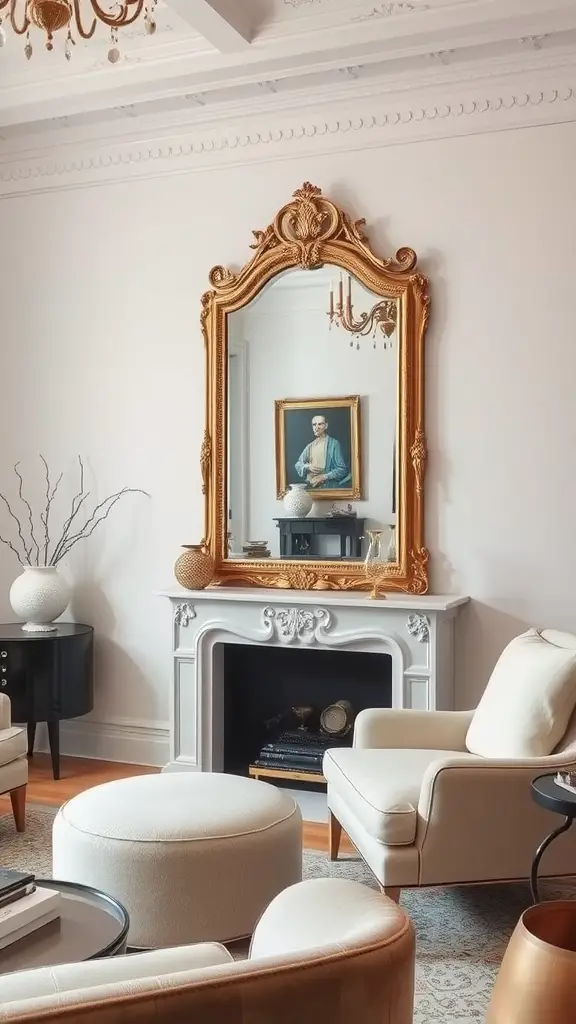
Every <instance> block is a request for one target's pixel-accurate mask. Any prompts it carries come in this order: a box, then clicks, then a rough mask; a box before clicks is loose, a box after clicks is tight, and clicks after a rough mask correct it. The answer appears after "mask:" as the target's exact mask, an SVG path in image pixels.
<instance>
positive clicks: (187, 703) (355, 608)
mask: <svg viewBox="0 0 576 1024" xmlns="http://www.w3.org/2000/svg"><path fill="white" fill-rule="evenodd" d="M161 596H163V597H167V598H169V600H170V602H171V605H172V620H173V668H174V671H173V687H172V694H171V709H170V711H171V714H170V761H169V763H168V764H167V765H166V767H165V769H164V770H165V771H221V770H222V767H223V722H224V707H223V702H224V680H223V658H222V646H221V645H222V644H224V643H227V644H230V643H237V644H260V645H266V646H276V647H279V646H286V645H290V646H292V647H307V648H312V649H313V648H316V649H323V650H329V649H332V650H338V649H340V650H349V651H350V650H352V651H353V650H358V651H368V652H373V653H376V654H378V653H379V654H389V655H390V656H391V658H392V706H393V707H395V708H418V709H422V710H434V709H438V710H451V709H452V708H453V707H454V625H455V621H456V616H457V614H458V610H459V608H460V607H461V606H462V605H464V604H466V602H467V601H468V598H467V597H455V596H428V595H427V596H425V597H411V596H408V595H402V596H398V597H397V596H390V597H387V598H382V599H380V598H378V599H376V600H372V599H371V598H370V597H368V596H367V595H364V594H346V593H342V592H341V591H335V592H333V593H330V592H321V593H319V592H318V593H315V592H309V591H300V590H288V591H286V590H284V591H282V590H267V589H262V590H259V589H258V590H257V589H254V590H249V589H242V588H234V589H232V588H230V589H224V588H216V587H214V588H210V587H209V588H208V589H207V590H194V591H192V590H183V589H181V588H175V589H173V590H167V591H164V592H163V593H162V595H161Z"/></svg>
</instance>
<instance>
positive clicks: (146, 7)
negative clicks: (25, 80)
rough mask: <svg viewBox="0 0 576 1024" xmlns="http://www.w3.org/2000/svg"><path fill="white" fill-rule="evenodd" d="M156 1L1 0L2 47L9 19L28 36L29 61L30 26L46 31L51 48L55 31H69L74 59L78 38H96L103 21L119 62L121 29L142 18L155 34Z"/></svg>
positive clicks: (68, 45)
mask: <svg viewBox="0 0 576 1024" xmlns="http://www.w3.org/2000/svg"><path fill="white" fill-rule="evenodd" d="M156 2H157V0H119V2H117V3H112V4H111V5H110V6H107V5H105V6H104V7H102V6H100V3H99V2H98V0H0V46H4V45H5V43H6V40H7V34H6V29H5V27H4V24H3V21H4V19H5V23H6V26H9V27H10V28H11V29H12V31H13V32H15V33H16V35H18V36H25V37H26V44H25V46H24V53H25V55H26V57H27V58H28V60H30V59H31V57H32V55H33V53H34V50H33V46H32V39H31V36H30V29H33V30H34V29H39V30H40V31H41V32H43V33H44V35H45V44H46V49H47V50H53V49H54V35H55V33H57V32H63V33H64V32H65V33H66V37H65V38H66V44H65V48H64V54H65V57H66V60H71V58H72V47H73V46H75V45H76V40H77V39H92V36H93V35H94V33H95V31H96V28H97V27H98V25H99V24H102V25H105V26H106V27H107V28H109V29H110V39H111V46H110V49H109V51H108V60H109V61H110V63H111V64H116V63H117V62H118V61H119V60H120V56H121V54H120V49H119V46H118V32H119V29H122V28H126V27H127V26H128V25H133V24H134V22H135V21H137V20H138V19H139V18H140V17H141V18H142V19H143V23H144V28H145V31H146V32H147V33H148V35H154V33H155V31H156V21H155V20H154V9H155V7H156ZM2 12H5V13H4V14H3V13H2Z"/></svg>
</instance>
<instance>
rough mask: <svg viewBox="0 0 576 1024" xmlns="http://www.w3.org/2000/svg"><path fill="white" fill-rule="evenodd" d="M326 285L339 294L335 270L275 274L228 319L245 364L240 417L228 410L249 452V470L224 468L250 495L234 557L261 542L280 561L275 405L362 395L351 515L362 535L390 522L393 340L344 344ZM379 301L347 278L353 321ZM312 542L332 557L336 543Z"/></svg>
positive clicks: (319, 509) (319, 506)
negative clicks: (358, 484)
mask: <svg viewBox="0 0 576 1024" xmlns="http://www.w3.org/2000/svg"><path fill="white" fill-rule="evenodd" d="M331 283H332V284H333V285H334V288H335V290H336V292H337V286H338V272H337V270H336V269H335V268H334V267H324V268H322V269H318V270H315V271H313V272H310V271H292V272H290V273H289V274H285V275H282V276H281V277H279V278H276V279H275V280H274V281H273V282H272V283H271V285H270V286H269V287H268V288H266V289H265V290H264V291H263V292H261V293H260V295H257V296H256V298H255V299H254V300H253V301H252V302H251V303H249V305H248V306H246V307H244V309H242V310H238V311H236V312H235V313H233V314H232V315H231V316H230V318H229V324H228V340H229V343H230V342H232V344H233V345H234V343H238V344H239V345H240V347H242V346H243V347H244V350H245V353H246V357H245V358H246V363H247V374H246V378H247V386H246V388H245V401H244V403H243V404H244V405H245V406H246V409H245V410H242V411H243V412H244V413H245V415H244V416H240V412H241V410H240V408H239V407H238V396H235V397H234V401H232V402H231V410H230V422H231V427H232V432H233V433H237V432H239V431H241V429H242V421H244V422H245V424H246V426H247V431H246V440H247V447H248V449H249V470H248V473H246V472H245V468H244V465H243V464H242V463H241V462H240V460H238V461H237V462H235V463H234V464H233V465H232V467H231V478H232V487H233V489H234V484H235V483H237V481H235V480H234V477H235V476H237V477H240V478H241V480H242V482H243V484H244V487H245V488H246V490H247V492H248V495H247V496H248V502H247V507H248V515H247V530H246V534H245V536H244V537H238V536H236V541H237V546H236V548H235V550H237V551H241V543H240V542H245V541H246V540H250V539H262V540H267V541H268V542H269V545H270V551H271V553H272V556H273V557H278V555H279V547H280V545H279V538H278V530H277V527H276V523H275V522H274V518H275V517H277V516H284V515H286V511H285V509H284V507H283V504H282V502H281V501H278V500H277V499H276V445H275V431H274V402H275V401H276V400H277V399H283V398H292V399H302V400H306V399H308V398H320V397H344V396H346V395H352V394H357V395H359V396H360V399H361V402H360V420H361V426H360V438H361V460H362V464H363V472H362V483H363V490H362V494H363V500H361V501H354V502H353V505H354V509H355V511H356V512H357V514H358V516H360V517H362V518H365V519H366V520H367V523H366V529H369V528H380V527H388V526H389V525H390V524H391V523H395V521H396V516H395V514H394V513H393V511H392V507H393V479H394V478H393V462H394V441H395V428H396V413H397V397H396V396H397V386H398V369H397V368H398V341H397V338H396V336H395V335H394V337H393V338H392V339H391V342H390V347H388V348H386V349H385V348H384V344H383V342H384V339H383V336H382V334H380V333H379V334H378V337H377V339H376V345H375V344H374V341H373V339H372V337H368V338H361V339H360V341H359V342H358V345H359V348H357V347H356V345H357V340H356V339H353V346H352V347H350V341H351V337H350V335H349V334H348V333H347V332H346V331H344V330H342V329H341V328H338V327H336V326H334V327H332V329H330V325H329V321H328V317H327V310H328V306H329V289H330V284H331ZM377 301H378V296H376V295H374V294H373V293H372V292H369V291H368V290H367V289H366V288H364V287H363V285H362V284H361V283H360V282H359V281H357V280H354V282H353V284H352V304H353V309H354V314H355V316H356V317H358V316H359V315H360V314H361V313H362V312H366V311H367V310H370V309H371V308H372V306H373V305H374V303H375V302H377ZM234 402H235V403H236V404H234ZM311 417H312V413H311V414H310V418H311ZM329 430H330V426H329ZM310 438H312V430H311V429H310ZM237 489H238V490H240V487H239V486H238V488H237ZM333 502H334V499H333V498H332V499H330V500H328V501H322V499H321V497H320V498H319V499H318V501H317V503H316V506H315V508H314V509H313V512H312V514H317V515H325V514H326V512H328V511H329V510H330V508H331V505H332V503H333ZM338 503H339V504H343V503H344V504H347V501H344V500H343V501H341V502H338ZM319 540H320V542H321V543H322V542H324V546H323V547H320V546H319V550H320V551H321V553H322V554H326V555H334V554H336V555H338V554H339V552H340V541H339V540H338V538H336V537H330V538H329V537H325V538H319ZM386 541H387V538H386Z"/></svg>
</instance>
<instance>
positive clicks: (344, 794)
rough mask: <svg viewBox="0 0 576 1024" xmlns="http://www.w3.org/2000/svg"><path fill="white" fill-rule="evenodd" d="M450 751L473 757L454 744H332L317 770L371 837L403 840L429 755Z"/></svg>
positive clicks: (412, 832) (408, 835) (412, 834)
mask: <svg viewBox="0 0 576 1024" xmlns="http://www.w3.org/2000/svg"><path fill="white" fill-rule="evenodd" d="M450 757H457V758H460V759H462V758H465V759H470V761H475V760H476V759H475V758H473V757H472V755H471V754H463V753H462V751H455V750H450V751H439V750H402V749H398V748H395V749H390V750H374V749H368V750H363V749H359V748H358V747H344V748H342V747H338V748H335V749H333V750H328V751H327V752H326V754H325V755H324V764H323V771H324V776H325V778H326V780H327V782H328V784H329V786H330V788H331V789H333V790H334V791H335V792H336V793H338V795H339V796H340V797H341V799H342V800H343V801H344V802H345V803H346V805H347V806H348V807H349V808H350V810H351V811H352V812H353V813H354V814H355V815H356V817H357V818H358V820H359V821H360V823H361V824H362V825H363V826H364V828H365V829H366V831H367V832H368V834H369V835H371V836H372V837H373V839H376V840H377V841H378V842H380V843H384V844H385V845H387V846H409V845H410V844H411V843H413V842H414V840H415V838H416V825H417V822H418V814H417V807H418V801H419V800H420V790H421V787H422V780H423V778H424V774H425V772H426V769H427V768H428V765H430V764H432V762H433V761H437V760H438V759H445V758H450Z"/></svg>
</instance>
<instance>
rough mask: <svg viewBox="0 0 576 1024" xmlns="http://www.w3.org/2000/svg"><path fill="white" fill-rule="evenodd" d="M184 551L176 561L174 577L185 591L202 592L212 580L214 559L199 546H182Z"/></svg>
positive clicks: (202, 546) (203, 542)
mask: <svg viewBox="0 0 576 1024" xmlns="http://www.w3.org/2000/svg"><path fill="white" fill-rule="evenodd" d="M182 547H183V548H184V551H183V552H182V554H181V555H180V556H179V557H178V558H177V559H176V562H175V565H174V575H175V577H176V579H177V580H178V583H179V584H180V586H181V587H185V589H186V590H204V588H205V587H207V586H208V584H209V583H211V582H212V580H213V578H214V559H213V558H212V555H211V554H210V552H209V551H208V548H207V547H206V542H205V541H202V542H201V543H200V544H183V545H182Z"/></svg>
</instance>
